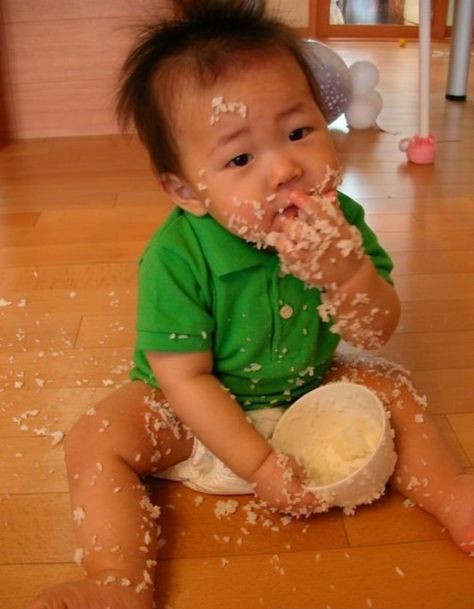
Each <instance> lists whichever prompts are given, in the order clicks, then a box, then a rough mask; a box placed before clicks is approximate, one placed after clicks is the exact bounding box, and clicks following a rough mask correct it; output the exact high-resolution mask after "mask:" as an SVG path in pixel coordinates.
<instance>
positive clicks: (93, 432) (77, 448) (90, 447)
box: [63, 414, 101, 465]
mask: <svg viewBox="0 0 474 609" xmlns="http://www.w3.org/2000/svg"><path fill="white" fill-rule="evenodd" d="M100 442H101V439H100V438H98V426H97V420H96V419H95V417H93V416H91V415H87V414H84V415H82V416H81V417H80V419H78V420H77V421H76V422H75V423H74V425H73V426H72V428H71V429H70V430H69V432H68V433H67V434H66V437H65V439H64V443H63V446H64V456H65V460H66V464H67V465H71V464H73V463H74V464H76V463H78V462H79V461H81V462H86V461H87V460H88V459H91V458H93V455H94V453H95V452H96V451H97V448H98V447H99V446H98V445H99V444H100Z"/></svg>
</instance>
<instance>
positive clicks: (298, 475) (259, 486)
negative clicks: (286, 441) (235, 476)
mask: <svg viewBox="0 0 474 609" xmlns="http://www.w3.org/2000/svg"><path fill="white" fill-rule="evenodd" d="M250 482H252V483H253V485H254V488H255V494H256V495H257V497H258V498H259V499H261V500H262V501H264V502H265V503H266V504H267V506H268V507H270V508H273V509H275V510H278V511H279V512H284V513H286V514H290V515H291V516H296V517H299V516H306V517H307V516H310V515H311V514H314V513H316V512H323V511H326V509H327V507H326V506H325V505H324V503H323V502H321V501H319V500H318V498H317V497H315V495H313V494H312V493H311V492H310V491H308V490H307V488H306V485H307V483H308V474H307V473H306V470H305V469H304V468H303V466H302V465H300V464H299V463H298V462H297V461H296V459H295V458H294V457H290V456H288V455H284V454H282V453H277V452H275V451H272V452H271V453H270V454H269V455H268V457H267V458H266V459H265V461H264V462H263V463H262V465H261V466H260V467H259V469H258V470H257V471H256V472H255V474H254V475H253V476H252V478H251V479H250Z"/></svg>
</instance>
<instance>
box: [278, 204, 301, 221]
mask: <svg viewBox="0 0 474 609" xmlns="http://www.w3.org/2000/svg"><path fill="white" fill-rule="evenodd" d="M298 212H299V207H296V205H290V206H289V207H287V208H285V209H284V210H283V211H282V212H280V213H281V215H282V216H284V217H285V218H297V217H298Z"/></svg>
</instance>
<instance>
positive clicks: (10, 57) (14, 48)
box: [1, 0, 309, 138]
mask: <svg viewBox="0 0 474 609" xmlns="http://www.w3.org/2000/svg"><path fill="white" fill-rule="evenodd" d="M1 1H2V12H3V20H4V23H3V30H4V31H3V37H4V40H5V43H6V64H7V66H6V67H7V70H6V75H7V77H6V88H7V94H8V98H9V101H10V110H11V111H10V121H11V127H12V132H13V134H14V136H16V137H20V138H32V137H48V136H65V135H85V134H102V133H115V132H116V131H117V127H116V124H115V119H114V115H113V95H114V86H115V82H116V75H117V71H118V68H119V65H120V62H121V60H122V59H123V57H124V54H125V52H126V49H127V48H128V46H129V44H130V40H131V39H132V33H131V32H130V30H129V29H128V28H127V26H128V25H130V23H133V22H135V21H136V20H137V18H139V17H140V16H142V15H143V14H146V13H147V12H149V11H150V10H151V7H156V5H157V0H1ZM308 3H309V0H269V6H270V7H271V9H272V10H277V11H278V12H279V13H280V14H281V15H282V16H284V17H285V18H286V19H288V21H289V22H290V23H291V24H292V25H294V26H295V27H305V26H306V25H307V20H308ZM158 4H160V1H159V0H158ZM161 4H163V2H162V3H161Z"/></svg>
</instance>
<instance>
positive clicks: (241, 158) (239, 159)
mask: <svg viewBox="0 0 474 609" xmlns="http://www.w3.org/2000/svg"><path fill="white" fill-rule="evenodd" d="M252 159H253V155H251V154H249V153H248V152H246V153H244V154H239V155H237V156H236V157H234V158H233V159H232V160H231V161H229V162H228V163H227V166H228V167H245V165H248V164H249V163H250V161H251V160H252Z"/></svg>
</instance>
